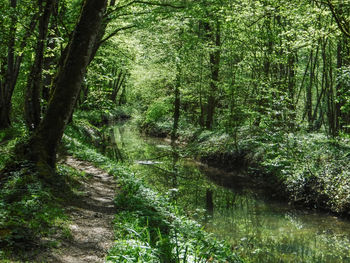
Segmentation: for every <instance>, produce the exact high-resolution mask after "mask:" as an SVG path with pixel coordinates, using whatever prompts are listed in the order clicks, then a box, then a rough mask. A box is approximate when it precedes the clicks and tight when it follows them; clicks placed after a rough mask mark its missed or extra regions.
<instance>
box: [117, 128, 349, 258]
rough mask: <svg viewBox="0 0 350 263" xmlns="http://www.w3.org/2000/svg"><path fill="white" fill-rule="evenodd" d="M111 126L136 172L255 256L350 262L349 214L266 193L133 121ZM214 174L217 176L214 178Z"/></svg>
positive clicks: (247, 254) (240, 252)
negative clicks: (297, 204)
mask: <svg viewBox="0 0 350 263" xmlns="http://www.w3.org/2000/svg"><path fill="white" fill-rule="evenodd" d="M111 132H112V133H113V135H112V136H113V137H114V138H115V141H116V142H118V145H117V146H118V147H119V151H121V152H122V153H123V155H124V159H125V160H127V163H128V164H129V165H130V167H131V169H132V170H133V171H134V173H135V174H136V175H138V176H140V177H142V178H144V180H146V182H148V183H149V184H150V185H152V187H153V188H154V189H157V191H159V192H161V193H163V194H166V195H168V196H169V197H171V198H172V199H173V200H174V201H175V202H176V204H177V205H178V206H179V207H180V208H181V209H183V210H184V211H186V213H187V214H188V215H189V216H190V217H193V218H195V219H197V220H200V222H202V223H203V224H204V225H205V226H206V229H207V230H208V231H210V232H212V233H214V234H215V235H216V236H218V237H219V238H222V239H225V240H226V241H228V242H229V243H230V244H231V246H232V248H234V251H235V252H236V253H237V254H238V255H240V256H241V257H242V258H246V259H247V260H248V261H251V262H332V263H333V262H339V263H340V262H350V258H349V255H348V251H349V248H350V223H349V222H348V221H347V220H343V219H341V218H337V217H333V216H331V215H329V214H327V213H323V212H320V211H319V210H317V209H311V210H309V209H302V210H300V209H296V208H295V206H294V205H293V206H292V205H288V204H287V202H280V201H277V200H278V198H272V199H271V198H265V196H264V195H263V194H261V193H259V192H257V191H256V188H254V187H253V188H252V187H251V185H249V183H248V184H247V183H244V181H245V180H244V178H245V176H246V175H242V174H237V173H232V172H231V173H229V172H225V171H222V170H220V169H216V168H212V167H209V166H206V165H201V164H199V163H198V162H196V161H193V160H191V158H186V156H181V154H182V153H183V152H182V151H181V150H179V151H177V152H178V153H179V154H174V149H173V148H172V147H171V145H169V143H168V142H167V140H164V139H158V138H150V137H147V136H142V135H140V134H139V132H138V130H137V128H135V127H130V126H128V124H127V125H117V126H115V127H113V128H112V129H111ZM175 152H176V149H175ZM140 161H141V162H140ZM175 175H177V176H175ZM248 176H249V174H248ZM223 177H227V178H234V180H232V181H231V185H227V184H226V183H225V181H221V182H220V178H223ZM208 178H217V179H216V181H215V183H213V180H208ZM220 185H222V186H224V187H221V186H220ZM273 193H274V192H273ZM273 199H275V200H273Z"/></svg>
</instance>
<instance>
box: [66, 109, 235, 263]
mask: <svg viewBox="0 0 350 263" xmlns="http://www.w3.org/2000/svg"><path fill="white" fill-rule="evenodd" d="M77 116H79V114H78V115H77ZM88 121H89V120H88V119H85V120H77V121H76V122H75V123H73V124H71V125H70V126H68V129H67V131H66V135H65V137H64V144H65V146H66V148H67V151H68V153H69V154H72V155H74V156H75V157H77V158H80V159H83V160H87V161H89V162H92V163H93V164H95V165H96V166H97V167H100V168H102V169H104V170H106V171H108V173H109V174H112V175H114V176H115V178H116V180H117V183H118V185H119V187H120V188H121V190H120V192H118V193H117V195H116V199H115V203H116V207H117V210H118V211H119V212H117V214H116V216H115V220H114V222H115V235H116V241H115V244H114V246H113V248H112V249H111V251H110V252H109V255H108V257H107V260H108V262H198V263H199V262H205V261H207V260H210V261H212V262H225V261H228V262H242V260H241V259H239V257H237V256H235V254H234V253H233V252H232V251H231V249H230V247H229V245H227V244H226V243H225V242H222V241H218V240H217V239H216V238H214V237H213V236H212V235H210V234H208V233H206V232H205V231H204V230H203V229H202V227H201V226H200V225H199V224H198V223H196V222H195V221H192V220H189V219H188V218H186V217H185V216H184V215H182V214H181V213H180V212H179V209H177V207H176V205H174V204H173V202H171V200H170V199H168V198H165V197H163V196H162V195H160V194H159V193H157V192H155V191H154V190H151V188H150V187H148V186H147V183H146V182H144V181H142V180H140V179H138V178H137V177H135V175H134V174H133V173H132V172H131V171H130V170H128V169H127V168H125V167H123V165H122V164H116V163H115V161H113V160H111V159H109V158H107V157H106V156H104V155H103V154H101V153H99V152H97V151H96V149H94V148H93V147H92V143H93V142H92V141H90V142H88V141H86V137H85V136H83V137H82V136H81V134H80V133H79V130H78V129H77V128H76V129H75V128H74V127H76V124H78V125H79V124H81V123H84V122H88ZM89 125H91V124H89ZM79 126H80V128H81V127H82V126H81V125H79Z"/></svg>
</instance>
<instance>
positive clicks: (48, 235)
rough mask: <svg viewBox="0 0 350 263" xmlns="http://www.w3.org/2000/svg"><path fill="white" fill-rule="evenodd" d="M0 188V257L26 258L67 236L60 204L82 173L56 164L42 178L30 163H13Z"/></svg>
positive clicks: (69, 196)
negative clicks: (47, 176) (49, 177)
mask: <svg viewBox="0 0 350 263" xmlns="http://www.w3.org/2000/svg"><path fill="white" fill-rule="evenodd" d="M17 168H18V169H16V171H15V172H11V173H10V175H9V177H8V178H7V180H6V182H4V183H3V184H2V186H1V190H0V247H1V248H2V249H0V260H5V259H9V258H10V259H11V260H16V259H17V260H21V261H22V260H29V261H28V262H30V260H31V259H32V258H33V257H35V255H36V254H38V253H40V251H41V250H42V249H45V248H46V247H57V246H58V245H59V243H60V240H62V239H66V238H69V236H70V234H69V228H68V222H69V217H68V216H67V215H66V214H65V212H64V209H63V208H64V204H65V203H66V202H69V200H70V199H72V198H74V197H75V196H76V195H77V193H78V189H79V186H80V183H79V181H80V180H81V179H82V178H83V177H84V176H85V175H84V174H81V173H80V172H78V171H75V170H74V169H72V168H70V167H69V166H66V165H63V164H59V165H58V167H57V172H56V174H55V175H54V176H53V177H52V180H43V179H42V178H41V177H39V176H38V174H37V173H36V172H33V171H35V169H34V168H33V166H32V164H31V163H29V162H28V163H25V162H21V163H18V164H17Z"/></svg>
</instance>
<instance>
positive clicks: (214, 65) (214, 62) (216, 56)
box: [205, 21, 221, 129]
mask: <svg viewBox="0 0 350 263" xmlns="http://www.w3.org/2000/svg"><path fill="white" fill-rule="evenodd" d="M205 27H206V30H207V32H208V34H209V35H210V36H212V38H213V42H214V50H213V51H211V52H210V54H209V57H210V71H211V80H210V91H209V97H208V105H207V119H206V124H205V126H206V128H207V129H211V128H212V126H213V121H214V113H215V107H216V95H217V94H216V93H217V89H218V82H219V69H220V55H221V52H220V46H221V36H220V33H221V32H220V23H219V21H216V31H215V36H213V32H212V29H211V28H210V25H209V24H208V23H207V24H205Z"/></svg>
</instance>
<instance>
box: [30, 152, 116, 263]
mask: <svg viewBox="0 0 350 263" xmlns="http://www.w3.org/2000/svg"><path fill="white" fill-rule="evenodd" d="M65 163H66V164H67V165H69V166H71V167H73V168H74V169H76V170H79V171H83V172H85V173H86V174H87V175H90V176H91V178H90V179H88V180H86V181H84V182H82V189H81V190H82V191H83V194H82V195H81V196H79V197H77V198H76V199H75V200H71V201H69V203H67V204H66V208H65V211H66V214H67V215H68V216H69V218H70V220H69V222H70V223H69V230H70V236H69V238H68V239H67V240H62V241H61V240H60V246H59V247H58V248H55V249H50V250H48V251H45V252H43V253H41V255H39V256H38V257H37V258H36V260H35V261H36V262H55V263H83V262H84V263H92V262H94V263H95V262H104V261H105V258H106V255H107V253H108V250H109V249H110V248H111V246H112V244H113V240H114V239H113V225H112V221H113V218H114V214H115V207H114V202H113V200H114V197H115V192H116V185H115V181H114V179H113V176H111V175H109V174H107V173H106V172H105V171H103V170H101V169H98V168H96V167H94V166H93V165H91V164H90V163H88V162H84V161H79V160H76V159H74V158H73V157H67V159H66V162H65Z"/></svg>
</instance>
